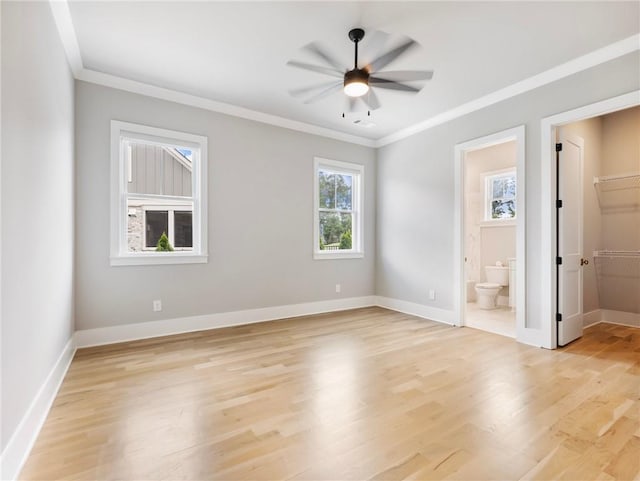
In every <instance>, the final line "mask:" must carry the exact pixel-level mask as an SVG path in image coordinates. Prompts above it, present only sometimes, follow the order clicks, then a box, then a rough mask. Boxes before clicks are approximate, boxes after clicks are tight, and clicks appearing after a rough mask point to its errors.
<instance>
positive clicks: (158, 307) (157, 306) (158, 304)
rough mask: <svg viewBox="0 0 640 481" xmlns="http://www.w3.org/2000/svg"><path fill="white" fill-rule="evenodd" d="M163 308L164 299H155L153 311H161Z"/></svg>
mask: <svg viewBox="0 0 640 481" xmlns="http://www.w3.org/2000/svg"><path fill="white" fill-rule="evenodd" d="M161 310H162V301H161V300H160V299H156V300H155V301H153V312H160V311H161Z"/></svg>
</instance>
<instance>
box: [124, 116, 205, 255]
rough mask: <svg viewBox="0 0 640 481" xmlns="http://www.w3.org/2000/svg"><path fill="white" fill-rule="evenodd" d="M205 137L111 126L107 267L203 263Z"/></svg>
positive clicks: (141, 127) (135, 127) (142, 127)
mask: <svg viewBox="0 0 640 481" xmlns="http://www.w3.org/2000/svg"><path fill="white" fill-rule="evenodd" d="M206 162H207V139H206V137H202V136H198V135H192V134H185V133H182V132H174V131H170V130H164V129H157V128H154V127H147V126H144V125H137V124H130V123H125V122H119V121H115V120H114V121H112V122H111V265H139V264H179V263H193V262H206V261H207V240H206V233H207V228H206V207H207V199H206Z"/></svg>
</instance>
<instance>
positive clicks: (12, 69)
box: [1, 2, 74, 449]
mask: <svg viewBox="0 0 640 481" xmlns="http://www.w3.org/2000/svg"><path fill="white" fill-rule="evenodd" d="M1 8H2V196H1V197H2V286H1V290H2V449H4V448H5V447H6V445H7V442H8V441H9V438H10V436H11V435H12V434H13V433H14V432H15V429H16V427H17V425H18V423H19V422H20V420H21V419H22V417H23V416H24V414H25V413H26V410H27V408H28V406H29V405H30V403H31V401H32V400H33V399H34V397H35V395H36V393H37V392H38V389H39V388H40V386H41V385H42V384H43V382H44V381H45V379H46V377H47V375H48V374H49V372H50V370H51V368H52V367H53V365H54V364H55V362H56V361H57V359H58V357H59V355H60V354H61V352H62V350H63V348H64V346H65V344H66V343H67V341H68V340H69V338H70V337H71V335H72V332H73V304H74V302H73V242H74V237H73V229H74V224H73V212H74V208H73V186H74V181H73V176H74V168H73V101H74V99H73V79H72V77H71V73H70V71H69V67H68V64H67V60H66V58H65V54H64V51H63V49H62V45H61V42H60V39H59V37H58V32H57V30H56V27H55V24H54V22H53V17H52V14H51V10H50V7H49V4H48V2H37V3H36V2H23V3H14V2H2V5H1Z"/></svg>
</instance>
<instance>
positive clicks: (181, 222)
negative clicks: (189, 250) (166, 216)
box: [173, 211, 193, 247]
mask: <svg viewBox="0 0 640 481" xmlns="http://www.w3.org/2000/svg"><path fill="white" fill-rule="evenodd" d="M173 218H174V222H173V224H174V225H173V229H174V234H173V236H174V239H175V243H176V245H175V246H174V247H193V215H192V214H191V211H176V212H175V213H174V217H173Z"/></svg>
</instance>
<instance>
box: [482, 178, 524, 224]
mask: <svg viewBox="0 0 640 481" xmlns="http://www.w3.org/2000/svg"><path fill="white" fill-rule="evenodd" d="M485 199H486V202H485V214H484V219H485V220H486V221H500V220H512V219H515V218H516V171H515V170H508V171H502V172H498V173H494V174H489V175H487V176H486V177H485Z"/></svg>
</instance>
